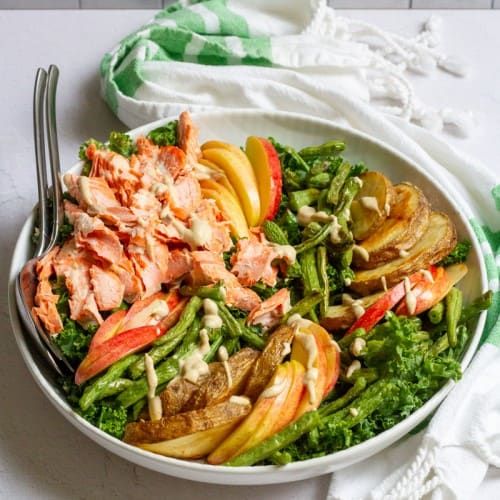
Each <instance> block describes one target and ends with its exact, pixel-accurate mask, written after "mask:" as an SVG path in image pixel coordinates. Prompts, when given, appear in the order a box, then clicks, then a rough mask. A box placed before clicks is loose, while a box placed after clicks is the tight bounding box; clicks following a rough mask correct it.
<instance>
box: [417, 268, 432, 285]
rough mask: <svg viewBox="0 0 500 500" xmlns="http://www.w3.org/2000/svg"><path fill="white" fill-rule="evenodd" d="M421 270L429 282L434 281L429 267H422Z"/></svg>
mask: <svg viewBox="0 0 500 500" xmlns="http://www.w3.org/2000/svg"><path fill="white" fill-rule="evenodd" d="M420 272H421V273H422V275H423V276H424V278H425V279H426V280H427V281H428V282H429V283H434V277H433V276H432V273H431V272H430V271H429V270H428V269H420Z"/></svg>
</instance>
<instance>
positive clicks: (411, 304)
mask: <svg viewBox="0 0 500 500" xmlns="http://www.w3.org/2000/svg"><path fill="white" fill-rule="evenodd" d="M403 282H404V287H405V300H406V307H407V308H408V313H409V314H410V315H412V314H414V313H415V309H416V308H417V298H416V297H415V294H414V293H413V292H412V290H411V283H410V279H409V278H408V276H406V277H405V279H404V280H403Z"/></svg>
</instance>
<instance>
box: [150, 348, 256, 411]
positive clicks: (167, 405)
mask: <svg viewBox="0 0 500 500" xmlns="http://www.w3.org/2000/svg"><path fill="white" fill-rule="evenodd" d="M259 354H260V353H259V352H258V351H255V350H254V349H250V348H245V349H242V350H241V351H238V352H237V353H236V354H234V355H233V356H231V357H230V358H229V360H228V365H229V370H230V372H231V378H232V384H231V385H230V386H229V385H228V379H227V374H226V370H225V368H224V365H223V363H220V362H215V363H210V365H209V370H210V371H209V373H208V375H205V376H204V377H203V378H201V379H200V380H198V383H197V384H193V383H192V382H189V381H188V380H186V379H184V378H181V377H177V378H175V379H174V380H172V382H170V384H168V386H167V388H166V389H165V390H164V391H163V392H162V393H161V394H160V398H161V402H162V407H163V415H164V416H170V415H176V414H177V413H180V412H184V411H189V410H196V409H198V408H203V407H205V406H210V405H214V404H217V403H219V402H221V401H224V400H226V399H228V398H230V397H231V396H233V395H234V394H238V393H239V392H240V391H241V389H242V388H243V387H244V384H245V383H246V381H247V379H248V376H249V374H250V370H251V368H252V365H253V363H255V361H256V359H257V358H258V357H259Z"/></svg>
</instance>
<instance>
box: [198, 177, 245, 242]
mask: <svg viewBox="0 0 500 500" xmlns="http://www.w3.org/2000/svg"><path fill="white" fill-rule="evenodd" d="M200 184H201V186H202V188H201V194H202V196H203V197H204V198H210V199H212V200H215V203H216V204H217V206H218V207H219V210H220V211H221V212H222V214H223V215H224V217H225V218H226V220H227V221H228V223H229V229H230V230H231V234H232V235H233V236H234V237H236V238H248V236H249V232H248V223H247V220H246V218H245V214H244V213H243V211H242V209H241V206H240V203H239V201H238V200H237V199H236V198H235V197H234V196H233V195H232V194H231V193H230V192H229V191H228V190H227V189H225V188H224V187H223V186H222V185H220V184H218V185H217V184H216V183H214V184H216V186H213V185H212V184H208V181H200ZM209 185H210V186H212V189H211V188H208V187H204V186H209Z"/></svg>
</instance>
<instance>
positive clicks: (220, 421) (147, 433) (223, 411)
mask: <svg viewBox="0 0 500 500" xmlns="http://www.w3.org/2000/svg"><path fill="white" fill-rule="evenodd" d="M244 403H245V402H244V400H243V399H242V398H238V402H233V401H230V400H227V401H223V402H222V403H219V404H216V405H213V406H209V407H207V408H202V409H199V410H194V411H188V412H184V413H179V414H177V415H172V416H171V417H163V418H161V419H160V420H142V421H139V422H132V423H130V424H127V427H126V428H125V436H124V438H123V440H124V441H125V442H126V443H129V444H134V445H137V446H141V447H143V446H144V445H147V444H152V443H157V444H158V443H161V442H165V441H171V440H173V439H177V438H180V437H182V436H188V435H192V434H195V433H199V432H202V431H207V430H209V429H216V428H218V427H221V426H228V424H233V425H236V424H237V423H238V422H239V421H240V420H241V419H242V418H244V417H245V416H246V415H248V414H249V413H250V410H251V409H252V405H251V403H250V401H248V404H244ZM170 444H172V443H170ZM174 444H175V443H174ZM151 451H153V450H151Z"/></svg>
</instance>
